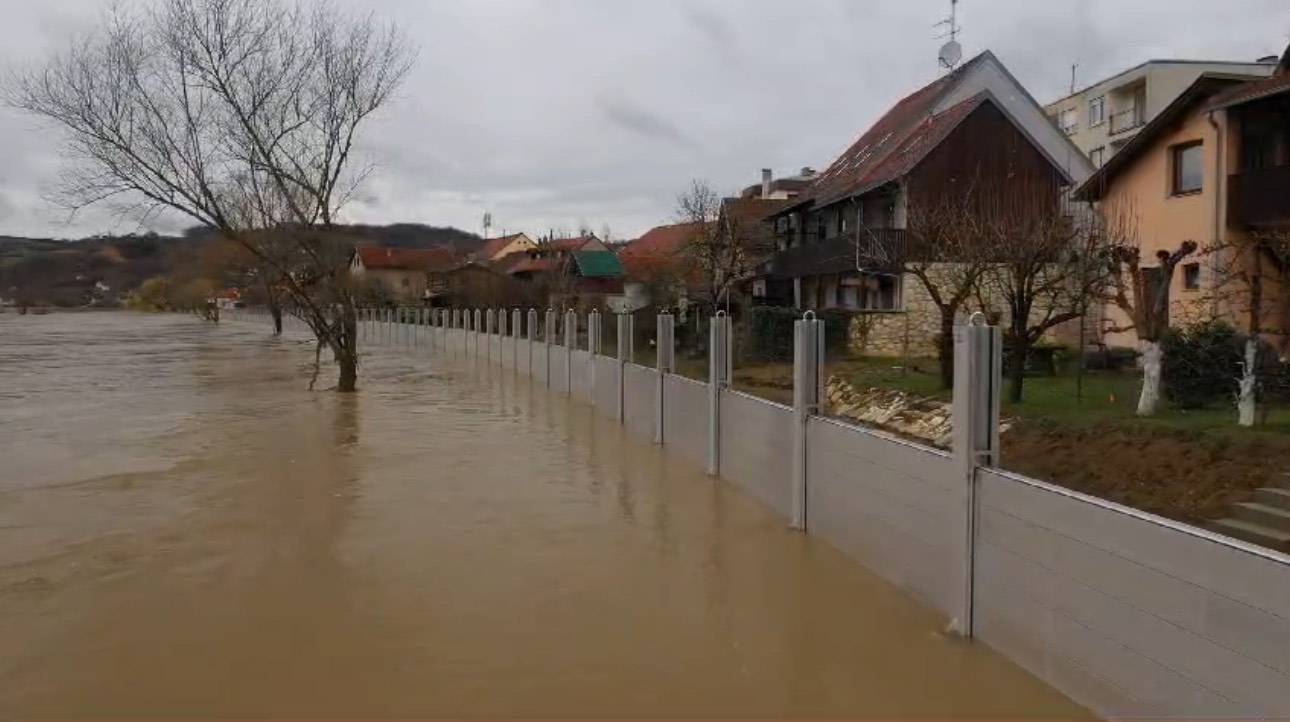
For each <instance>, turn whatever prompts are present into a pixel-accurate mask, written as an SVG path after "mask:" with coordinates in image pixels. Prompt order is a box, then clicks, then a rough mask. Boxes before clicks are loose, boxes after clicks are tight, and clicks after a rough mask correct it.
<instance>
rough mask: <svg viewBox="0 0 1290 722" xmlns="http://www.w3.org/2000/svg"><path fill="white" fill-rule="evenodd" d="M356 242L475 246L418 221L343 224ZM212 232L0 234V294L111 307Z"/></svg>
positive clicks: (473, 238)
mask: <svg viewBox="0 0 1290 722" xmlns="http://www.w3.org/2000/svg"><path fill="white" fill-rule="evenodd" d="M343 228H344V230H345V231H346V232H347V233H348V234H350V235H352V236H354V237H355V238H359V239H362V241H361V242H364V243H372V244H377V245H389V246H396V247H400V248H433V247H438V246H442V247H447V248H451V249H453V250H455V251H457V252H458V253H470V252H473V251H475V250H477V249H478V248H479V247H480V246H481V245H483V243H484V241H483V239H482V238H480V237H479V236H478V235H476V234H474V233H467V232H466V231H462V230H459V229H456V228H451V227H435V226H427V225H421V224H417V223H396V224H392V225H386V226H373V225H350V226H344V227H343ZM211 237H212V234H211V233H210V231H209V230H208V229H205V228H192V229H189V230H188V231H186V232H185V233H184V234H183V235H182V236H159V235H156V234H146V235H126V236H96V237H92V238H84V239H80V240H75V241H60V240H53V239H49V238H22V237H16V236H0V299H4V300H11V301H17V302H20V303H25V304H33V305H53V306H84V305H88V304H99V305H112V304H114V303H115V302H116V301H117V299H119V298H120V296H121V294H123V293H126V292H128V291H131V290H133V289H135V288H137V287H138V286H139V284H141V283H143V282H144V281H146V280H147V279H149V278H152V277H154V276H162V275H166V274H168V273H170V272H171V270H172V269H173V268H174V267H175V265H176V264H177V263H179V262H181V261H182V260H184V259H191V258H192V256H193V255H194V254H195V253H196V252H197V250H198V249H199V248H200V247H201V246H202V244H204V243H207V242H208V241H209V240H210V238H211Z"/></svg>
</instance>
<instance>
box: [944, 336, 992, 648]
mask: <svg viewBox="0 0 1290 722" xmlns="http://www.w3.org/2000/svg"><path fill="white" fill-rule="evenodd" d="M1002 369H1003V334H1002V332H1001V331H1000V330H999V329H998V328H996V327H992V326H987V325H986V324H985V316H983V315H982V314H981V313H975V314H973V315H972V319H971V320H970V321H969V322H968V325H966V326H956V327H955V328H954V404H953V407H952V416H951V420H952V421H953V427H954V429H953V437H952V438H953V447H952V449H951V453H952V454H953V456H954V459H955V460H956V461H957V463H958V468H959V470H960V471H961V473H962V478H963V484H964V490H963V597H962V600H961V607H960V614H959V617H958V618H957V619H955V620H953V625H954V629H955V630H956V631H957V632H958V633H959V634H961V635H963V636H964V637H968V638H971V637H972V636H973V634H974V623H975V620H974V617H975V614H974V609H973V607H974V600H975V590H974V585H975V579H976V537H977V518H978V513H979V510H978V508H977V506H978V505H977V478H976V477H977V469H979V468H981V467H985V466H994V465H997V464H998V462H999V389H1000V384H1001V377H1002Z"/></svg>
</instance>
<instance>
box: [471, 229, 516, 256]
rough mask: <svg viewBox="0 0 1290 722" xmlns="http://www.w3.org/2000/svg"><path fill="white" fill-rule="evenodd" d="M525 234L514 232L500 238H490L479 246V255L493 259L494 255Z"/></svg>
mask: <svg viewBox="0 0 1290 722" xmlns="http://www.w3.org/2000/svg"><path fill="white" fill-rule="evenodd" d="M523 235H524V234H523V233H513V234H511V235H509V236H502V237H500V238H490V239H488V241H486V242H485V243H484V245H482V246H480V247H479V253H478V254H477V255H478V256H479V257H480V258H482V259H484V260H486V261H488V260H492V258H493V256H496V255H497V254H499V253H501V252H502V251H503V250H505V249H506V247H507V246H509V245H511V244H512V243H514V242H515V239H517V238H519V237H521V236H523Z"/></svg>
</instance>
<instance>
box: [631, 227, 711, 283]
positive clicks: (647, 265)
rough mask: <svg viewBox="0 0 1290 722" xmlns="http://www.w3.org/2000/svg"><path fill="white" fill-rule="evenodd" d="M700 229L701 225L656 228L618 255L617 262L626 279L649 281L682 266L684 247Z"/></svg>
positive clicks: (684, 260) (684, 259)
mask: <svg viewBox="0 0 1290 722" xmlns="http://www.w3.org/2000/svg"><path fill="white" fill-rule="evenodd" d="M702 227H703V224H701V223H676V224H673V225H670V226H657V227H655V228H651V229H649V230H648V231H646V232H645V235H643V236H641V237H640V238H637V239H636V240H634V241H632V242H631V243H629V244H627V247H626V248H624V249H623V250H621V251H619V252H618V260H619V261H621V262H622V264H623V270H624V271H625V272H626V273H627V276H628V277H629V278H633V279H637V280H643V281H649V280H653V279H654V278H656V277H658V276H659V275H661V274H663V273H664V272H674V271H676V270H678V269H679V268H681V267H683V266H684V265H686V263H685V262H686V260H687V259H686V258H685V257H684V255H683V251H684V250H685V246H686V244H687V243H689V242H690V240H691V239H693V238H694V237H695V235H696V234H697V233H698V232H699V230H700V229H701V228H702Z"/></svg>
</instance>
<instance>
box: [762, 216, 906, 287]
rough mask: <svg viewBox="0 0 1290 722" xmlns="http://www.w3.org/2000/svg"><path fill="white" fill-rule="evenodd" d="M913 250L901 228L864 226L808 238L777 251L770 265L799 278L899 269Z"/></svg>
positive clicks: (774, 270)
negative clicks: (824, 236)
mask: <svg viewBox="0 0 1290 722" xmlns="http://www.w3.org/2000/svg"><path fill="white" fill-rule="evenodd" d="M908 254H909V248H908V245H907V243H906V234H905V231H904V230H901V229H897V228H862V229H861V230H860V233H859V234H856V233H855V232H851V233H848V234H846V235H845V236H835V237H833V238H828V239H825V240H823V241H818V240H814V239H809V238H808V239H807V240H806V242H805V243H803V244H802V245H799V246H794V247H793V248H789V249H786V250H783V251H780V252H779V253H776V254H775V256H774V257H773V258H771V260H770V261H769V262H768V263H767V265H766V267H765V268H766V272H767V273H769V274H770V275H773V276H780V277H785V278H796V277H801V276H818V275H821V274H826V273H846V272H848V271H855V270H858V269H862V270H866V271H888V272H890V271H897V270H899V269H900V268H902V267H903V266H904V264H905V261H906V259H907V257H908Z"/></svg>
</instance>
